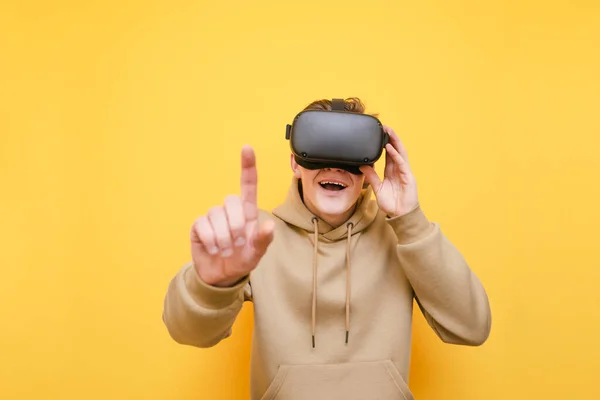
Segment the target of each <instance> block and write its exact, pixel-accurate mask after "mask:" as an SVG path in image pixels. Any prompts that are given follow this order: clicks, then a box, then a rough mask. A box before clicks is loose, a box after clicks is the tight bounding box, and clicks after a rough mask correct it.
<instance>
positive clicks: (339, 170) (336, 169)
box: [325, 167, 346, 173]
mask: <svg viewBox="0 0 600 400" xmlns="http://www.w3.org/2000/svg"><path fill="white" fill-rule="evenodd" d="M325 170H326V171H336V172H341V173H345V172H346V170H343V169H341V168H329V167H328V168H325Z"/></svg>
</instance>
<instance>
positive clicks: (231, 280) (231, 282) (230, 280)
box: [210, 275, 246, 288]
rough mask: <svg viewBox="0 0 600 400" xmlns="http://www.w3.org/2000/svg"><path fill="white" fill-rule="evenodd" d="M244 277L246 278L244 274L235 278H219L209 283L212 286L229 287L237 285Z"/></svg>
mask: <svg viewBox="0 0 600 400" xmlns="http://www.w3.org/2000/svg"><path fill="white" fill-rule="evenodd" d="M244 279H246V275H244V276H241V277H236V278H227V279H223V280H219V281H217V282H214V283H211V284H210V285H211V286H214V287H218V288H230V287H234V286H236V285H238V284H239V283H240V282H242V281H243V280H244Z"/></svg>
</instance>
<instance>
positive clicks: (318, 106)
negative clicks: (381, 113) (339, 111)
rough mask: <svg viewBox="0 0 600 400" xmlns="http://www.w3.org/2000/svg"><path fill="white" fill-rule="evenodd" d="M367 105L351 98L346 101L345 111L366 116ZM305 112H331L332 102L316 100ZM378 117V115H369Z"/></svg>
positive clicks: (355, 98) (356, 98)
mask: <svg viewBox="0 0 600 400" xmlns="http://www.w3.org/2000/svg"><path fill="white" fill-rule="evenodd" d="M366 109H367V108H366V107H365V104H364V103H363V102H362V101H361V100H360V99H359V98H358V97H349V98H347V99H345V100H344V110H345V111H347V112H351V113H357V114H366ZM304 110H305V111H306V110H323V111H331V100H327V99H323V100H315V101H313V102H312V103H310V104H309V105H308V106H306V107H305V108H304ZM369 115H372V116H373V117H377V116H378V114H369Z"/></svg>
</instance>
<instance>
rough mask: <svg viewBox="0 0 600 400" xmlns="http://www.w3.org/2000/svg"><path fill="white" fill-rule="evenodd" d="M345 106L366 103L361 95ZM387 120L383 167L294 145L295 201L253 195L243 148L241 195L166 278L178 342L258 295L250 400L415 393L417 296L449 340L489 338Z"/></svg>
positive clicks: (196, 235)
mask: <svg viewBox="0 0 600 400" xmlns="http://www.w3.org/2000/svg"><path fill="white" fill-rule="evenodd" d="M306 109H327V110H330V109H331V102H330V101H328V100H321V101H317V102H314V103H312V104H311V105H309V106H308V107H307V108H306ZM345 109H346V111H348V112H357V113H364V112H365V109H364V106H363V104H362V103H361V102H360V100H358V99H347V100H346V101H345ZM385 131H386V132H387V133H388V134H389V135H390V142H389V143H388V144H387V145H386V147H385V150H386V155H385V173H384V176H383V179H381V178H380V177H379V176H378V175H377V173H376V172H375V170H374V169H373V168H372V167H361V168H360V170H361V172H362V173H361V174H358V173H357V171H354V173H350V172H348V171H346V170H343V169H330V168H324V169H320V170H309V169H305V168H303V167H301V166H299V165H298V164H297V163H296V161H295V159H294V157H293V156H292V157H291V167H292V170H293V179H292V184H291V186H290V189H289V192H288V195H287V199H286V200H285V201H284V202H283V204H281V205H280V206H279V207H277V208H275V209H274V210H273V211H272V213H268V212H265V211H262V210H259V209H258V207H257V204H256V203H257V201H256V192H257V169H256V162H255V156H254V153H253V150H252V149H251V148H249V147H244V149H243V151H242V173H241V196H240V197H238V196H229V197H227V198H226V199H225V202H224V204H223V205H222V206H217V207H214V208H212V209H211V210H210V211H209V212H208V214H207V215H205V216H201V217H200V218H198V219H197V220H196V221H195V223H194V225H193V227H192V229H191V246H192V258H193V261H192V262H190V263H189V264H188V265H186V266H184V267H183V268H182V269H181V270H180V271H179V273H178V274H177V275H176V276H175V277H174V279H173V280H172V281H171V283H170V285H169V288H168V291H167V295H166V299H165V306H164V313H163V319H164V322H165V324H166V326H167V328H168V331H169V333H170V335H171V337H172V338H173V339H174V340H175V341H177V342H178V343H181V344H186V345H191V346H197V347H210V346H215V345H216V344H218V343H219V342H220V341H221V340H223V339H225V338H226V337H228V336H229V335H231V328H232V325H233V323H234V321H235V319H236V317H237V315H238V313H239V312H240V310H241V308H242V304H243V302H244V301H252V302H253V305H254V315H255V320H254V336H253V344H252V362H251V398H252V399H253V400H259V399H263V400H271V399H278V400H300V399H303V400H304V399H311V400H315V399H344V400H354V399H356V400H358V399H361V400H362V399H380V400H388V399H390V400H391V399H406V400H408V399H413V395H412V393H411V392H410V390H409V388H408V385H407V382H408V372H409V361H410V349H411V329H412V323H411V322H412V314H413V299H416V302H417V304H418V306H419V307H420V309H421V311H422V313H423V315H424V316H425V318H426V319H427V321H428V323H429V325H430V326H431V327H432V329H433V330H434V331H435V332H436V334H437V335H438V336H439V337H440V338H441V340H443V341H444V342H446V343H453V344H461V345H481V344H482V343H484V342H485V340H486V339H487V337H488V335H489V333H490V326H491V312H490V307H489V303H488V298H487V295H486V293H485V290H484V288H483V286H482V284H481V282H480V281H479V279H478V278H477V277H476V276H475V274H474V273H473V272H472V271H471V269H470V268H469V266H468V265H467V263H466V261H465V259H464V258H463V256H462V255H461V253H460V252H459V251H458V250H457V249H456V248H455V247H454V246H453V245H452V243H451V242H450V241H449V240H448V239H447V238H446V237H445V236H444V234H443V233H442V231H441V230H440V226H439V225H438V224H436V223H433V222H430V221H428V219H427V218H426V216H425V214H424V213H423V211H422V210H421V208H420V206H419V202H418V196H417V185H416V183H415V177H414V176H413V174H412V172H411V169H410V165H409V163H408V157H407V154H406V150H405V149H404V147H403V145H402V143H401V141H400V139H399V138H398V136H397V135H396V134H395V132H394V131H393V130H392V129H391V128H389V127H385ZM365 182H366V183H368V184H369V186H368V188H367V189H364V188H363V183H365Z"/></svg>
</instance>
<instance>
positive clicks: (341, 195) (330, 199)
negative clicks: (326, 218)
mask: <svg viewBox="0 0 600 400" xmlns="http://www.w3.org/2000/svg"><path fill="white" fill-rule="evenodd" d="M354 192H355V191H354V190H351V189H350V188H346V189H344V190H343V191H339V192H334V191H328V190H325V189H322V188H321V187H316V188H315V193H314V194H315V196H314V197H315V198H314V205H315V207H316V208H317V209H318V210H319V212H320V213H321V214H323V215H342V214H344V213H346V212H347V211H348V210H350V209H351V208H352V207H354V205H355V204H356V201H357V200H358V197H359V195H360V192H359V193H354Z"/></svg>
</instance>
